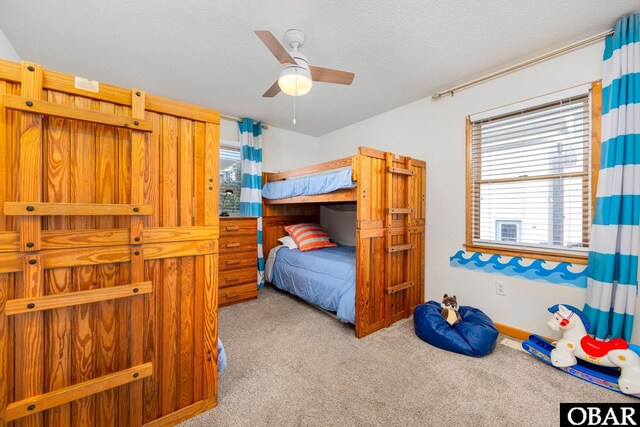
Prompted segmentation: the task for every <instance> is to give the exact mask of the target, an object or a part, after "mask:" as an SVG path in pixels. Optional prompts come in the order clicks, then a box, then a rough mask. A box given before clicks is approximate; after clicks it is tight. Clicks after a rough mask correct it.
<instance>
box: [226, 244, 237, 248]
mask: <svg viewBox="0 0 640 427" xmlns="http://www.w3.org/2000/svg"><path fill="white" fill-rule="evenodd" d="M239 246H240V243H227V247H228V248H237V247H239Z"/></svg>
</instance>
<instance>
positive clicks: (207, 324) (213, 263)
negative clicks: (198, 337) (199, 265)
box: [203, 254, 218, 399]
mask: <svg viewBox="0 0 640 427" xmlns="http://www.w3.org/2000/svg"><path fill="white" fill-rule="evenodd" d="M204 269H205V275H204V314H205V316H204V343H205V346H204V348H205V351H206V355H205V360H204V378H203V387H204V390H203V398H204V399H211V398H217V395H218V370H217V369H216V366H217V364H216V362H217V360H218V286H217V277H218V255H217V254H214V255H205V256H204Z"/></svg>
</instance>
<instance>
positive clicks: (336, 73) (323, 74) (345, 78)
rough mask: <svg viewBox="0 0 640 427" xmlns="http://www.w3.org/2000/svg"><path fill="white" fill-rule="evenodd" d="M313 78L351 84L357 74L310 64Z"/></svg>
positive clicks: (318, 80)
mask: <svg viewBox="0 0 640 427" xmlns="http://www.w3.org/2000/svg"><path fill="white" fill-rule="evenodd" d="M309 68H310V69H311V78H312V79H313V81H315V82H325V83H337V84H340V85H350V84H351V83H352V82H353V78H354V77H355V76H356V75H355V74H354V73H351V72H349V71H341V70H334V69H332V68H324V67H316V66H315V65H310V66H309Z"/></svg>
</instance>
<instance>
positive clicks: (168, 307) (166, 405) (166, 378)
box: [160, 116, 180, 415]
mask: <svg viewBox="0 0 640 427" xmlns="http://www.w3.org/2000/svg"><path fill="white" fill-rule="evenodd" d="M160 162H161V168H162V181H161V184H160V196H161V199H160V200H161V210H162V217H161V221H162V226H164V227H175V226H176V225H177V224H178V218H177V209H175V206H176V203H177V192H178V119H177V118H175V117H170V116H163V118H162V144H161V153H160ZM178 291H179V287H178V260H177V259H175V258H167V259H165V260H164V261H163V287H162V301H163V309H164V312H163V328H162V371H161V372H160V376H161V384H162V389H161V391H160V396H161V398H162V401H161V411H160V413H161V415H166V414H169V413H171V412H173V411H175V410H176V409H177V404H178V403H177V398H178V396H177V393H176V391H177V381H178V330H179V327H180V319H179V315H180V313H179V304H180V301H179V293H178Z"/></svg>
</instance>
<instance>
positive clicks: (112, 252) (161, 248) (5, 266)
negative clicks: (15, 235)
mask: <svg viewBox="0 0 640 427" xmlns="http://www.w3.org/2000/svg"><path fill="white" fill-rule="evenodd" d="M145 251H146V258H147V259H164V258H180V257H183V256H196V255H206V254H212V253H216V252H217V251H218V241H217V240H199V241H195V242H175V243H173V242H167V243H150V244H147V245H145ZM40 253H41V254H42V255H43V256H45V261H44V268H45V269H51V268H63V267H72V266H93V265H99V264H108V263H120V262H128V261H129V260H130V256H129V246H110V247H100V248H79V249H54V250H48V251H41V252H40ZM21 269H22V267H21V256H20V255H19V254H15V253H6V254H0V274H2V273H15V272H17V271H21Z"/></svg>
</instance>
